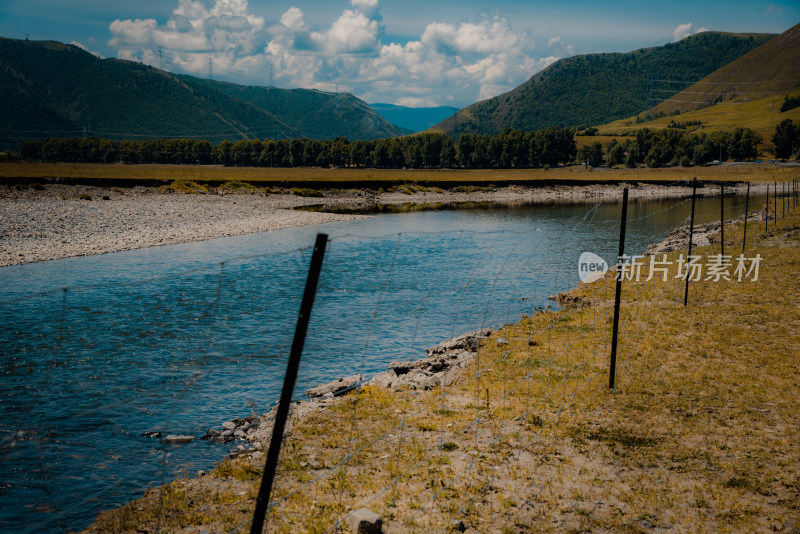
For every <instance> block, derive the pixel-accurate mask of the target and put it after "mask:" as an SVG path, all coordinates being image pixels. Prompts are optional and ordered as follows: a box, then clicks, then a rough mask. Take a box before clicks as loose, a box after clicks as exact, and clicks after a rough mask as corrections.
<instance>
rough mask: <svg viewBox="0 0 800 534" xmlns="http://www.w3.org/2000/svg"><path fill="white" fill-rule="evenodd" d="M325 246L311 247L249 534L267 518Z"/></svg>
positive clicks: (322, 238) (320, 242) (320, 237)
mask: <svg viewBox="0 0 800 534" xmlns="http://www.w3.org/2000/svg"><path fill="white" fill-rule="evenodd" d="M327 243H328V236H327V234H317V241H316V243H314V253H313V254H312V255H311V266H310V267H309V269H308V279H307V280H306V288H305V292H304V293H303V301H302V302H301V303H300V314H299V315H298V317H297V327H296V328H295V331H294V340H293V341H292V350H291V352H290V353H289V364H288V365H287V366H286V375H285V376H284V377H283V390H282V391H281V400H280V401H279V403H278V411H277V413H276V414H275V426H274V427H273V429H272V438H271V439H270V442H269V451H268V452H267V462H266V464H265V466H264V475H263V476H262V477H261V487H260V488H259V490H258V499H256V510H255V513H254V514H253V523H252V525H251V527H250V532H251V534H261V530H262V529H263V527H264V518H265V516H266V515H267V505H268V504H269V495H270V493H271V491H272V481H273V479H274V478H275V469H276V468H277V466H278V456H279V455H280V452H281V441H282V440H283V431H284V428H285V427H286V419H287V417H288V415H289V405H290V404H291V403H292V393H293V391H294V383H295V381H296V380H297V372H298V369H299V368H300V355H301V354H302V352H303V343H304V342H305V339H306V331H307V330H308V320H309V318H310V317H311V307H312V306H313V305H314V296H315V295H316V293H317V283H318V282H319V274H320V271H321V270H322V259H323V257H324V256H325V246H326V244H327Z"/></svg>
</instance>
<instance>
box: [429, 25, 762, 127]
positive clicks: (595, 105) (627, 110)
mask: <svg viewBox="0 0 800 534" xmlns="http://www.w3.org/2000/svg"><path fill="white" fill-rule="evenodd" d="M772 37H774V36H773V35H764V34H752V35H750V34H748V35H744V34H729V33H721V32H704V33H700V34H696V35H693V36H691V37H688V38H686V39H683V40H682V41H679V42H677V43H670V44H667V45H664V46H659V47H654V48H644V49H640V50H635V51H633V52H628V53H625V54H623V53H609V54H605V53H601V54H589V55H582V56H574V57H570V58H566V59H562V60H559V61H557V62H555V63H554V64H552V65H550V66H549V67H547V68H546V69H544V70H543V71H541V72H539V73H538V74H536V75H535V76H533V77H532V78H530V79H529V80H528V81H527V82H525V83H524V84H522V85H520V86H519V87H517V88H515V89H513V90H511V91H509V92H507V93H505V94H502V95H500V96H497V97H494V98H491V99H489V100H484V101H482V102H478V103H476V104H473V105H471V106H469V107H467V108H465V109H463V110H461V111H460V112H459V113H456V114H455V115H453V116H451V117H449V118H447V119H446V120H444V121H443V122H441V123H439V124H438V125H436V126H435V127H434V130H437V131H443V132H445V133H448V134H450V135H453V136H458V135H459V134H461V133H497V132H499V131H501V130H502V129H503V128H505V127H510V128H514V129H522V130H540V129H543V128H546V127H548V126H580V125H593V124H603V123H606V122H611V121H613V120H616V119H619V118H623V117H629V116H631V115H634V114H636V113H638V112H640V111H642V110H644V109H648V108H649V107H651V106H652V105H653V104H654V103H657V102H660V101H662V100H664V99H665V98H667V97H668V96H670V95H669V94H667V95H663V94H661V93H658V92H656V91H655V88H656V87H657V84H659V83H662V82H658V80H669V79H676V80H681V81H687V80H689V81H697V80H699V79H701V78H702V77H704V76H706V75H708V74H710V73H711V72H714V71H715V70H717V69H718V68H720V67H722V66H723V65H726V64H727V63H730V62H731V61H733V60H734V59H736V58H738V57H740V56H742V55H743V54H746V53H747V52H749V51H751V50H753V49H754V48H756V47H758V46H760V45H762V44H763V43H765V42H766V41H768V40H769V39H771V38H772Z"/></svg>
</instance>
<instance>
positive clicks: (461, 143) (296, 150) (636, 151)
mask: <svg viewBox="0 0 800 534" xmlns="http://www.w3.org/2000/svg"><path fill="white" fill-rule="evenodd" d="M798 132H800V128H795V127H793V126H792V125H791V121H788V124H786V121H784V122H783V123H781V125H779V127H778V130H777V133H776V136H777V137H780V139H783V138H784V137H785V138H787V139H789V145H790V146H793V145H792V143H793V142H796V141H792V140H794V139H796V138H797V136H798V135H800V133H798ZM781 136H783V137H781ZM777 137H774V138H773V142H775V146H776V149H777V150H779V151H783V150H784V149H783V148H781V147H783V146H784V145H785V144H786V143H783V142H782V141H781V143H783V144H779V142H778V141H776V139H777ZM760 142H761V138H760V136H759V135H758V133H757V132H755V131H753V130H751V129H749V128H737V129H735V130H734V131H732V132H714V133H711V134H705V133H700V134H697V133H687V132H686V131H685V130H682V129H673V128H667V129H662V130H651V129H646V128H645V129H642V130H639V131H637V133H636V136H635V138H633V139H625V140H624V141H623V142H618V141H617V140H616V139H613V140H611V142H610V143H608V144H606V145H603V144H602V143H600V141H595V142H594V143H591V144H588V145H586V146H583V147H581V149H580V150H578V149H577V147H576V143H575V139H574V131H573V130H572V129H570V128H560V127H551V128H546V129H544V130H540V131H538V132H525V131H523V130H511V129H508V128H506V129H505V130H504V131H503V132H501V133H499V134H496V135H485V134H462V135H461V136H460V137H459V138H458V141H457V142H453V140H452V139H451V138H450V137H448V136H446V135H444V134H437V133H430V134H428V133H426V134H419V135H413V136H407V137H396V138H387V139H379V140H376V141H354V142H350V141H349V140H347V139H346V138H344V137H337V138H335V139H332V140H324V141H321V140H316V139H306V138H302V139H282V140H277V141H275V140H271V139H268V140H264V141H261V140H258V139H254V140H241V141H237V142H235V143H233V142H231V141H223V142H222V143H220V144H218V145H211V143H209V142H208V141H203V140H193V139H156V140H149V141H109V140H107V139H100V138H86V139H82V138H80V139H45V140H32V141H25V142H23V143H21V145H20V157H21V158H22V159H24V160H29V161H66V162H85V163H116V162H124V163H166V164H201V165H206V164H221V165H228V166H240V167H375V168H411V169H417V168H451V167H458V168H531V167H543V166H557V165H561V164H567V163H572V162H575V161H577V162H579V163H585V164H586V165H591V166H593V167H599V166H601V165H604V164H605V165H606V166H609V167H610V166H614V165H626V166H628V167H635V166H637V165H642V164H644V165H647V166H648V167H664V166H677V165H683V166H688V165H703V164H706V163H709V162H711V161H713V160H716V159H719V160H720V161H724V160H729V159H732V160H736V161H744V160H752V159H754V158H756V157H757V156H758V144H759V143H760ZM796 143H797V144H798V145H800V142H796ZM791 150H793V149H792V148H790V149H789V153H791ZM781 154H783V152H781ZM781 154H778V155H777V156H778V157H786V156H785V155H781Z"/></svg>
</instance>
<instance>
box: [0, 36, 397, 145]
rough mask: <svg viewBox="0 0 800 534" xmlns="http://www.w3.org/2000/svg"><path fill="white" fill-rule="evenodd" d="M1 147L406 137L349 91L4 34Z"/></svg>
mask: <svg viewBox="0 0 800 534" xmlns="http://www.w3.org/2000/svg"><path fill="white" fill-rule="evenodd" d="M0 116H1V117H2V122H0V147H3V148H9V147H15V146H16V145H18V144H19V142H20V141H21V140H24V139H31V138H43V137H80V136H98V137H104V138H108V139H123V138H126V139H149V138H159V137H161V138H163V137H171V138H196V139H205V140H208V141H211V142H212V143H218V142H220V141H222V140H225V139H229V140H233V141H236V140H239V139H253V138H259V139H263V138H272V139H286V138H295V137H309V138H314V139H332V138H334V137H337V136H345V137H348V138H349V139H351V140H355V139H379V138H384V137H393V136H398V135H403V134H404V133H407V132H406V131H404V130H402V129H400V128H397V127H395V126H393V125H391V124H390V123H389V122H387V121H386V119H384V118H383V117H381V115H380V114H378V113H377V112H375V111H374V110H373V109H372V108H370V107H369V106H368V105H367V104H366V103H365V102H363V101H362V100H359V99H358V98H356V97H354V96H353V95H350V94H346V93H328V92H324V91H317V90H311V89H277V88H274V87H251V86H243V85H237V84H233V83H227V82H220V81H215V80H206V79H201V78H197V77H193V76H184V75H175V74H171V73H169V72H165V71H162V70H159V69H156V68H153V67H151V66H147V65H143V64H140V63H135V62H131V61H124V60H119V59H100V58H98V57H96V56H94V55H92V54H90V53H88V52H85V51H84V50H82V49H80V48H78V47H76V46H72V45H67V44H63V43H58V42H54V41H22V40H15V39H5V38H0Z"/></svg>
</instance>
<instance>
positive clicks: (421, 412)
mask: <svg viewBox="0 0 800 534" xmlns="http://www.w3.org/2000/svg"><path fill="white" fill-rule="evenodd" d="M792 213H794V215H790V216H789V217H787V218H785V219H781V220H779V221H778V222H777V225H775V224H770V228H769V230H768V231H765V230H764V223H763V221H762V222H759V223H751V224H750V226H749V228H748V234H747V235H748V243H747V248H746V252H745V255H746V257H748V258H751V257H755V255H756V254H760V255H761V257H762V258H763V260H762V263H761V267H760V272H759V277H758V280H757V281H756V280H753V279H752V275H751V278H749V279H748V278H745V280H743V281H741V282H738V281H736V279H735V277H734V278H733V279H732V280H730V281H725V280H721V281H713V280H703V281H699V282H692V284H691V286H690V299H689V305H688V306H687V307H684V306H683V289H684V283H683V280H681V279H675V278H673V277H672V276H670V277H669V278H668V279H667V281H664V280H663V279H662V278H661V276H660V275H656V276H655V277H654V278H653V279H652V280H649V281H646V280H645V277H644V276H643V277H642V279H641V280H640V281H638V282H637V281H630V282H625V283H624V285H623V293H622V296H623V300H622V312H621V319H620V346H619V353H618V360H617V375H616V377H617V382H616V388H615V390H613V391H612V390H609V388H608V368H609V363H608V360H609V350H610V347H609V345H610V341H609V340H610V337H611V316H612V310H613V300H614V281H613V278H612V276H611V275H607V276H606V277H605V278H604V279H601V280H600V281H597V282H595V283H593V284H589V285H581V286H580V287H579V288H577V289H575V290H574V291H572V292H570V293H569V294H568V295H567V296H566V297H564V298H563V299H562V300H561V302H562V303H563V304H564V309H562V310H559V311H547V310H545V311H541V312H539V313H536V314H535V315H533V316H530V317H523V319H522V320H521V321H520V322H519V323H517V324H515V325H511V326H508V327H505V328H503V329H501V330H500V331H498V332H496V333H494V334H493V335H492V337H491V338H490V339H489V340H488V341H487V342H486V343H484V344H483V345H482V347H481V349H480V350H479V353H478V356H477V358H476V359H475V360H473V362H472V363H471V364H470V366H469V367H467V368H466V369H465V370H464V372H463V374H462V376H461V379H460V380H459V381H457V383H456V384H455V385H453V386H450V387H447V388H441V387H440V388H437V389H435V390H431V391H423V392H413V391H387V390H382V389H378V388H375V387H365V388H362V389H361V390H359V391H358V392H357V393H351V394H348V395H347V396H345V397H343V398H342V399H341V400H340V401H339V402H337V403H335V404H334V405H333V406H332V407H330V408H327V409H325V410H321V411H316V412H312V414H311V415H309V416H308V417H307V418H306V419H305V420H304V421H302V422H300V423H298V424H297V425H295V426H294V428H293V430H292V432H291V437H290V438H289V439H288V440H287V443H286V445H285V446H284V450H283V453H282V457H281V465H280V470H279V474H278V477H277V482H276V487H275V489H274V491H273V498H274V499H278V500H279V501H280V502H279V507H277V509H273V510H272V512H271V513H270V515H269V517H268V525H269V531H270V532H325V531H329V532H330V531H336V529H335V528H334V529H332V530H328V529H329V528H330V527H331V526H332V525H335V524H336V522H337V521H340V520H342V518H343V517H344V516H345V515H346V514H347V512H348V510H351V509H354V508H358V507H361V506H366V507H368V508H370V509H372V510H373V511H375V512H377V513H379V514H381V516H382V517H383V521H384V531H385V532H387V533H391V532H431V531H436V532H443V531H448V530H450V529H451V528H452V525H453V524H454V523H453V522H454V521H462V522H463V523H464V525H465V526H466V527H468V528H470V529H475V530H471V532H474V531H480V532H585V531H599V532H650V531H652V530H653V529H659V530H667V529H668V530H669V531H670V532H744V531H747V532H752V531H760V532H765V531H777V532H797V531H798V530H799V529H800V509H799V508H798V503H800V439H798V438H800V430H798V428H800V427H798V422H800V404H798V403H797V392H798V386H797V384H798V382H800V362H798V354H800V351H799V350H798V346H799V344H800V308H798V305H797V303H798V302H800V279H798V273H800V216H798V215H797V214H798V213H800V210H797V209H795V210H794V211H793V212H792ZM725 238H726V251H728V252H729V253H733V254H739V252H741V242H742V227H741V225H739V226H737V227H735V228H733V227H729V228H726V230H725ZM694 252H695V254H699V255H701V256H702V257H704V258H708V257H709V256H710V255H713V254H717V253H718V252H719V238H718V237H717V241H716V242H714V241H713V239H712V244H711V245H710V246H709V247H706V248H701V249H699V250H698V249H695V251H694ZM676 254H677V253H673V254H672V255H671V259H673V260H674V259H675V257H676ZM734 263H735V260H734ZM644 274H646V271H644ZM671 274H674V273H671ZM262 462H263V459H262V460H257V461H252V460H248V459H242V458H240V459H236V460H233V461H225V462H222V463H220V464H219V465H218V466H217V468H216V470H215V471H214V472H213V473H212V474H210V475H208V476H205V477H202V478H200V479H185V480H178V481H176V482H174V483H172V484H170V485H167V486H164V487H161V488H155V489H153V490H151V491H150V492H148V494H147V495H146V496H145V497H144V498H143V499H141V500H139V501H136V502H134V503H131V504H129V505H126V506H124V507H122V508H120V509H118V510H115V511H111V512H107V513H104V514H101V515H100V516H99V518H98V520H97V522H96V523H95V525H94V526H93V527H92V529H91V531H93V532H136V531H162V530H163V531H170V532H174V531H178V530H180V529H183V528H187V529H189V530H186V531H191V530H190V529H192V528H195V529H206V530H208V529H210V530H221V531H226V532H227V531H230V530H231V529H233V528H235V527H237V526H242V525H244V527H243V530H245V531H246V530H248V529H249V525H248V524H247V522H248V519H249V518H250V517H251V514H252V510H253V503H254V500H255V496H256V494H257V492H258V483H259V478H260V474H261V469H262V467H261V465H262ZM340 526H341V525H340Z"/></svg>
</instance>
